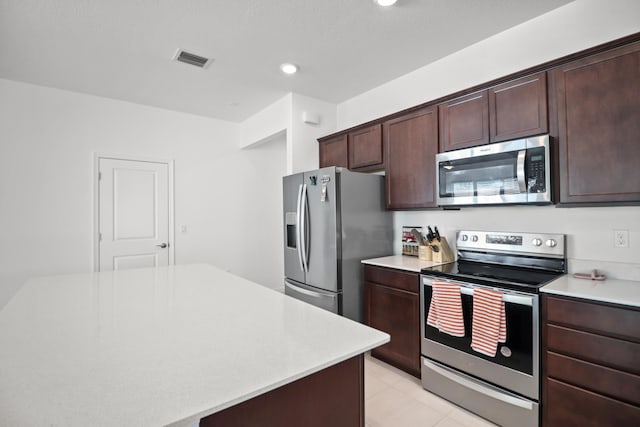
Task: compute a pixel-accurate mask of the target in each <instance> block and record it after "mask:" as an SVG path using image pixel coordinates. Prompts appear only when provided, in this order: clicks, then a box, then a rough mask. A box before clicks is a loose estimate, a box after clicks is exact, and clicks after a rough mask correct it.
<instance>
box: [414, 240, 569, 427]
mask: <svg viewBox="0 0 640 427" xmlns="http://www.w3.org/2000/svg"><path fill="white" fill-rule="evenodd" d="M456 240H457V241H456V246H457V254H458V259H457V261H456V262H452V263H448V264H443V265H439V266H434V267H431V268H426V269H423V270H422V272H421V287H420V293H421V302H420V319H421V336H422V338H421V353H422V384H423V387H424V388H425V389H427V390H429V391H431V392H433V393H435V394H437V395H440V396H442V397H444V398H445V399H448V400H450V401H452V402H454V403H456V404H458V405H460V406H462V407H464V408H466V409H468V410H470V411H472V412H474V413H476V414H478V415H480V416H482V417H484V418H487V419H488V420H491V421H493V422H495V423H497V424H499V425H501V426H504V427H511V426H513V427H529V426H530V427H537V426H538V423H539V405H540V374H539V373H540V318H539V306H538V304H539V295H538V292H539V289H540V287H542V286H543V285H545V284H546V283H549V282H550V281H552V280H554V279H556V278H558V277H559V276H561V275H563V274H564V273H565V272H566V253H565V235H564V234H542V233H516V232H489V231H458V233H457V239H456ZM433 281H440V282H446V283H449V284H455V285H457V286H459V287H460V294H461V298H460V299H461V308H462V310H461V311H462V317H463V322H464V336H452V335H449V334H447V333H445V332H441V331H440V330H439V329H438V328H436V327H433V326H430V325H428V324H427V316H428V314H429V309H430V306H431V300H432V296H433V286H432V284H433ZM482 288H485V289H492V290H495V291H499V292H501V293H502V299H503V301H504V319H505V320H506V341H505V342H504V343H500V344H498V348H497V351H496V354H495V356H489V355H485V354H483V353H480V352H477V351H475V350H474V349H472V348H471V340H472V317H473V310H474V296H473V295H474V291H476V290H477V289H482ZM499 298H500V296H499V294H498V299H499Z"/></svg>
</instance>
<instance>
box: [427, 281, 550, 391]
mask: <svg viewBox="0 0 640 427" xmlns="http://www.w3.org/2000/svg"><path fill="white" fill-rule="evenodd" d="M434 279H435V280H443V279H442V278H439V277H432V276H425V275H423V276H421V282H422V283H421V289H420V292H421V299H420V314H421V315H420V319H421V322H420V323H421V327H420V331H421V336H422V339H421V352H422V354H423V355H424V356H425V357H427V358H428V359H432V360H435V361H437V362H440V363H442V364H445V365H447V366H449V367H451V368H455V369H459V370H461V371H463V372H465V373H466V374H468V375H472V376H475V377H477V378H481V379H483V380H485V381H487V382H489V383H491V384H494V385H497V386H500V387H504V388H506V389H508V390H511V391H513V392H516V393H519V394H521V395H524V396H527V397H529V398H531V399H534V400H538V398H539V385H538V378H539V376H538V369H539V365H538V364H539V327H538V319H539V317H538V295H535V294H527V293H523V292H516V291H511V290H508V289H500V291H502V292H503V294H504V300H505V312H506V324H507V341H506V342H505V343H502V344H499V345H498V351H497V353H496V355H495V357H490V356H486V355H484V354H482V353H478V352H476V351H474V350H473V349H472V348H471V324H472V315H473V290H474V289H476V288H479V287H482V286H480V285H476V284H468V283H464V282H455V281H452V280H446V281H448V282H452V283H457V284H459V285H460V289H461V294H462V295H461V299H462V310H463V317H464V327H465V336H463V337H454V336H451V335H449V334H446V333H443V332H440V331H438V329H437V328H434V327H432V326H429V325H427V323H426V319H427V315H428V310H429V307H430V304H431V296H432V286H431V281H432V280H434Z"/></svg>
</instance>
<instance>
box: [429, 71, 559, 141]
mask: <svg viewBox="0 0 640 427" xmlns="http://www.w3.org/2000/svg"><path fill="white" fill-rule="evenodd" d="M439 110H440V111H439V114H440V151H451V150H457V149H459V148H466V147H473V146H476V145H483V144H488V143H490V142H500V141H507V140H510V139H516V138H521V137H526V136H532V135H540V134H543V133H547V132H548V130H549V125H548V118H547V116H548V103H547V74H546V73H545V72H541V73H537V74H533V75H531V76H526V77H522V78H519V79H516V80H512V81H509V82H507V83H503V84H500V85H498V86H494V87H492V88H489V89H487V90H482V91H479V92H475V93H472V94H469V95H465V96H463V97H460V98H456V99H453V100H451V101H447V102H445V103H443V104H440V106H439Z"/></svg>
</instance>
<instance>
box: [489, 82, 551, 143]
mask: <svg viewBox="0 0 640 427" xmlns="http://www.w3.org/2000/svg"><path fill="white" fill-rule="evenodd" d="M547 105H548V104H547V73H545V72H542V73H537V74H534V75H531V76H527V77H523V78H520V79H516V80H513V81H510V82H507V83H504V84H501V85H498V86H495V87H492V88H491V89H489V119H490V124H489V133H490V136H489V141H490V142H500V141H507V140H509V139H515V138H520V137H525V136H532V135H539V134H544V133H547V132H548V130H549V126H548V120H547V111H548V108H547Z"/></svg>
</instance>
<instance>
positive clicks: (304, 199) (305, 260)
mask: <svg viewBox="0 0 640 427" xmlns="http://www.w3.org/2000/svg"><path fill="white" fill-rule="evenodd" d="M300 210H301V212H302V214H301V215H300V216H301V217H302V227H301V230H300V234H301V236H302V238H301V240H302V248H301V249H302V265H303V269H304V271H305V272H308V271H309V254H308V253H307V248H308V243H307V234H308V233H307V215H308V213H307V184H302V201H301V206H300Z"/></svg>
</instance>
